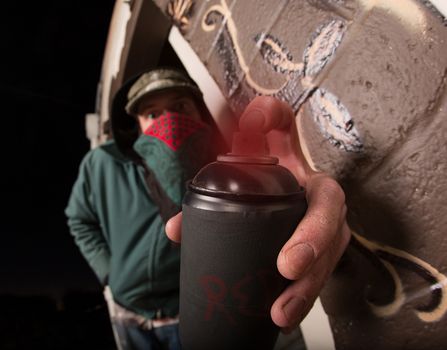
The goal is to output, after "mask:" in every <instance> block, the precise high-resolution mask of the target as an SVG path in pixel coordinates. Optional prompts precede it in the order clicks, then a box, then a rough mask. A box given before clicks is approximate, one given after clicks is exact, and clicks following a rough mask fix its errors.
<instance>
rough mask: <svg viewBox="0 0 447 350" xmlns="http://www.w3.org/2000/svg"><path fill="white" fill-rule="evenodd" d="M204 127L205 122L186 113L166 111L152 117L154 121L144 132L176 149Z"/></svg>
mask: <svg viewBox="0 0 447 350" xmlns="http://www.w3.org/2000/svg"><path fill="white" fill-rule="evenodd" d="M205 127H206V124H204V123H203V122H199V121H196V120H194V119H192V118H191V117H189V116H187V115H183V114H178V113H171V112H167V113H165V114H164V115H161V116H160V117H158V118H156V119H154V123H153V124H152V125H151V126H150V127H149V128H147V129H146V130H145V131H144V134H145V135H147V136H152V137H155V138H157V139H159V140H160V141H162V142H164V143H165V144H166V145H167V146H168V147H169V148H170V149H172V150H173V151H177V150H178V149H179V148H180V147H181V146H182V144H183V143H184V142H185V140H187V139H188V137H189V136H191V135H192V134H194V133H195V132H197V131H199V130H200V129H203V128H205Z"/></svg>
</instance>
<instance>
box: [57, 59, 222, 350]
mask: <svg viewBox="0 0 447 350" xmlns="http://www.w3.org/2000/svg"><path fill="white" fill-rule="evenodd" d="M129 86H130V89H129ZM124 105H125V108H124ZM111 122H112V123H111V124H112V133H113V140H109V141H107V142H106V143H104V144H103V145H101V146H100V147H98V148H96V149H93V150H91V151H90V152H89V153H88V154H87V155H86V156H85V157H84V159H83V161H82V163H81V166H80V170H79V176H78V179H77V180H76V182H75V184H74V187H73V190H72V194H71V197H70V200H69V203H68V207H67V209H66V215H67V217H68V225H69V228H70V232H71V234H72V235H73V236H74V239H75V242H76V244H77V245H78V247H79V249H80V251H81V253H82V254H83V256H84V257H85V259H86V260H87V261H88V263H89V265H90V266H91V267H92V269H93V271H94V272H95V273H96V275H97V276H98V279H99V280H100V282H101V283H102V284H103V285H104V286H107V287H106V288H105V295H106V299H107V301H108V305H109V313H110V316H111V321H112V325H113V330H114V334H115V338H116V341H117V345H118V347H119V348H120V349H179V348H180V345H179V341H178V293H179V259H180V256H179V247H178V246H177V245H175V244H173V243H172V242H170V241H169V239H168V238H167V237H166V235H165V222H166V221H167V220H168V219H169V218H170V217H172V216H173V215H175V214H176V213H178V212H179V210H180V205H181V200H182V198H183V194H184V192H185V188H186V186H185V183H186V181H187V180H188V179H190V178H192V177H193V176H194V174H195V173H196V172H197V171H198V170H199V169H200V168H201V167H202V166H204V165H205V164H206V163H208V162H209V161H211V160H212V159H214V158H215V156H216V154H215V153H216V152H214V151H213V149H212V148H210V147H209V145H210V144H211V143H212V142H211V140H214V141H216V140H218V139H219V135H218V133H217V128H216V126H215V124H214V122H213V120H212V118H211V116H210V115H209V113H208V112H207V110H206V107H205V105H204V103H203V100H202V95H201V93H200V91H199V89H198V88H197V86H196V84H195V83H194V82H193V81H192V80H191V79H190V78H189V77H188V76H187V75H186V74H185V73H183V72H181V71H178V70H175V69H169V68H161V69H155V70H152V71H149V72H147V73H145V74H142V75H141V76H140V77H138V79H136V80H135V79H133V80H132V81H131V83H129V84H126V85H125V86H124V87H123V88H122V89H121V90H120V91H119V92H118V93H117V95H116V97H115V98H114V103H113V108H112V116H111ZM213 144H216V142H213Z"/></svg>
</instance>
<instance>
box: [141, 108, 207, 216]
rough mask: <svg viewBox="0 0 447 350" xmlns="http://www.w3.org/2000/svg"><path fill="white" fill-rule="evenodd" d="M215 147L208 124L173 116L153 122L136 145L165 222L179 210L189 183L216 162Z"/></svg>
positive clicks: (163, 116) (150, 190)
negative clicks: (211, 162) (200, 171)
mask: <svg viewBox="0 0 447 350" xmlns="http://www.w3.org/2000/svg"><path fill="white" fill-rule="evenodd" d="M212 144H213V140H212V132H211V128H210V127H209V126H208V124H205V123H203V122H200V121H196V120H193V119H192V118H191V117H189V116H187V115H182V114H178V113H170V112H168V113H165V114H163V115H161V116H160V117H158V118H156V119H154V123H153V124H152V125H151V126H150V127H148V128H147V129H146V130H145V131H144V133H143V134H141V135H140V136H139V137H138V139H137V140H136V141H135V143H134V145H133V147H134V149H135V151H136V152H137V153H138V154H139V155H140V156H141V158H142V160H143V161H144V164H145V165H146V169H147V174H149V177H150V179H149V181H148V182H150V183H149V184H148V187H149V188H148V189H149V192H150V195H151V197H152V199H153V200H154V202H155V203H156V204H157V205H158V206H159V208H160V213H161V215H162V217H163V220H165V221H166V220H167V219H168V218H170V217H171V216H172V215H174V214H176V213H177V212H178V211H179V210H180V206H181V202H182V199H183V195H184V194H185V191H186V183H187V181H188V180H190V179H192V178H193V177H194V175H195V174H196V173H197V171H199V169H201V168H202V167H203V166H204V165H205V164H207V163H208V162H210V161H213V160H214V159H215V155H214V154H213V145H212ZM167 203H168V204H169V205H167ZM166 208H167V209H166Z"/></svg>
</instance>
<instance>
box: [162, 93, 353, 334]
mask: <svg viewBox="0 0 447 350" xmlns="http://www.w3.org/2000/svg"><path fill="white" fill-rule="evenodd" d="M239 128H240V129H241V130H251V131H262V132H264V133H267V138H268V143H269V147H270V153H271V154H272V155H273V156H276V157H278V158H279V163H280V164H281V165H282V166H284V167H286V168H288V169H289V170H290V171H291V172H292V173H293V174H294V175H295V177H296V178H297V180H298V181H299V183H300V184H301V185H302V186H303V187H304V188H305V189H306V198H307V203H308V209H307V212H306V215H305V216H304V218H303V219H302V220H301V222H300V223H299V224H298V227H297V228H296V229H295V232H294V233H293V234H292V236H291V238H290V239H289V240H288V241H287V242H286V244H285V245H284V247H283V248H282V249H281V252H280V253H279V255H278V260H277V266H278V270H279V272H280V273H281V274H282V275H283V276H284V277H286V278H288V279H290V280H293V283H291V284H290V285H289V286H288V287H287V288H286V289H285V290H284V291H283V293H282V294H281V295H280V296H279V297H278V298H277V299H276V301H275V302H274V304H273V306H272V308H271V316H272V320H273V322H274V323H276V324H277V325H278V326H279V327H281V328H283V331H285V332H287V331H288V330H290V329H293V328H295V327H296V326H297V325H298V324H299V323H300V322H301V321H302V319H303V318H304V317H305V316H306V315H307V313H308V312H309V311H310V309H311V308H312V306H313V304H314V301H315V299H316V298H317V297H318V295H319V293H320V290H321V289H322V287H323V285H324V283H325V281H326V280H327V278H328V277H329V275H330V274H331V273H332V271H333V269H334V268H335V265H336V264H337V262H338V260H339V259H340V257H341V255H342V254H343V252H344V250H345V248H346V246H347V244H348V242H349V239H350V236H351V233H350V229H349V227H348V225H347V223H346V205H345V196H344V192H343V190H342V189H341V187H340V185H339V184H338V183H337V182H336V181H335V180H334V179H332V178H331V177H329V176H328V175H326V174H324V173H319V172H316V171H314V170H312V169H311V167H310V166H309V164H308V163H307V161H306V159H305V158H304V156H303V153H302V151H301V147H300V145H299V140H298V133H297V128H296V123H295V118H294V115H293V111H292V110H291V108H290V107H289V106H288V105H287V104H286V103H284V102H282V101H280V100H277V99H275V98H273V97H266V96H264V97H257V98H255V99H254V100H253V101H252V102H251V103H250V104H249V105H248V106H247V108H246V110H245V111H244V113H243V114H242V116H241V118H240V120H239ZM166 233H167V235H168V237H169V238H170V239H171V240H173V241H176V242H180V239H181V213H180V214H178V215H177V216H175V217H173V218H172V219H171V220H170V221H168V223H167V225H166Z"/></svg>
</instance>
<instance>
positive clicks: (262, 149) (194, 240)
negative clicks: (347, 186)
mask: <svg viewBox="0 0 447 350" xmlns="http://www.w3.org/2000/svg"><path fill="white" fill-rule="evenodd" d="M266 145H267V144H266V141H265V135H263V134H247V133H243V132H239V133H236V134H235V136H234V138H233V147H232V152H231V153H228V154H226V155H220V156H218V157H217V161H215V162H213V163H210V164H208V165H207V166H205V167H204V168H202V169H201V170H200V171H199V173H198V174H197V175H196V176H195V178H194V179H193V180H192V181H191V183H190V184H189V189H188V191H187V193H186V195H185V198H184V201H183V219H182V248H181V270H180V271H181V272H180V339H181V343H182V348H183V349H184V350H210V349H213V350H221V349H222V350H224V349H225V350H231V349H266V350H267V349H272V348H273V347H274V344H275V341H276V339H277V337H278V334H279V328H278V327H277V326H275V325H274V323H273V321H272V320H271V316H270V308H271V306H272V304H273V302H274V301H275V300H276V298H277V297H278V296H279V294H280V293H281V292H282V291H283V290H284V288H285V287H286V286H287V284H288V283H289V281H288V280H287V279H285V278H284V277H282V276H281V275H280V273H279V272H278V270H277V267H276V260H277V256H278V254H279V251H280V250H281V248H282V246H283V245H284V244H285V242H286V241H287V240H288V239H289V238H290V236H291V235H292V233H293V231H294V230H295V228H296V227H297V225H298V222H299V221H300V220H301V219H302V217H303V216H304V213H305V211H306V209H307V205H306V201H305V193H304V190H303V188H302V187H300V185H299V184H298V182H297V181H296V179H295V177H294V176H293V175H292V173H290V171H289V170H288V169H286V168H284V167H282V166H280V165H278V159H277V158H275V157H272V156H269V155H268V151H267V146H266Z"/></svg>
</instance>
